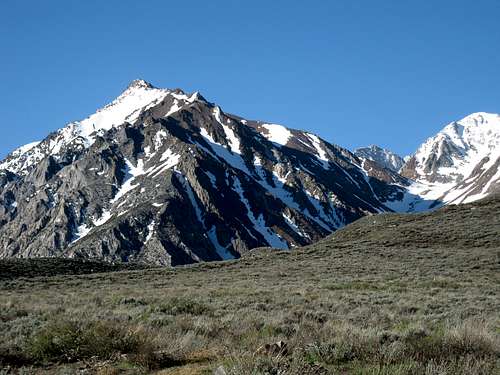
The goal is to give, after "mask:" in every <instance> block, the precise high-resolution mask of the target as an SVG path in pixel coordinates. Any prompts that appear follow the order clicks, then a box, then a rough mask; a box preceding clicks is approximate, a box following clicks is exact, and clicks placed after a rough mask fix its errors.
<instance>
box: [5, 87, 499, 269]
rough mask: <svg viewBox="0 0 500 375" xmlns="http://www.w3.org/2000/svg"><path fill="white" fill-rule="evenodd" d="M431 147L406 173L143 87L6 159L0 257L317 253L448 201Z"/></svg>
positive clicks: (140, 258) (178, 93)
mask: <svg viewBox="0 0 500 375" xmlns="http://www.w3.org/2000/svg"><path fill="white" fill-rule="evenodd" d="M427 149H431V150H433V149H434V148H433V147H430V148H425V149H423V150H422V151H421V152H419V153H417V154H415V155H414V156H413V157H412V158H410V159H409V160H408V161H407V162H406V164H405V165H404V166H403V167H402V169H401V170H402V173H401V174H399V173H398V172H397V170H396V168H397V165H399V163H401V160H399V159H398V158H396V157H395V156H393V155H392V154H391V153H389V152H388V151H385V150H382V151H381V152H379V154H380V155H379V156H382V158H380V157H378V158H375V157H370V155H369V154H367V153H364V154H363V153H360V152H358V155H356V154H355V153H351V152H350V151H348V150H346V149H344V148H342V147H339V146H337V145H334V144H331V143H329V142H326V141H325V140H323V139H321V138H320V137H318V136H316V135H314V134H311V133H308V132H305V131H300V130H294V129H288V128H286V127H284V126H281V125H278V124H270V123H265V122H261V121H252V120H247V119H243V118H241V117H239V116H235V115H231V114H228V113H225V112H224V111H223V110H222V109H221V108H220V107H219V106H218V105H216V104H214V103H210V102H208V101H207V100H206V99H205V98H203V96H201V95H200V94H199V93H197V92H195V93H192V94H188V93H185V92H183V91H182V90H179V89H176V90H168V89H159V88H156V87H154V86H152V85H151V84H149V83H147V82H145V81H142V80H135V81H133V82H132V83H131V84H130V85H129V86H128V87H127V88H126V90H125V91H124V92H123V93H122V94H121V95H120V96H119V97H118V98H117V99H115V100H114V101H113V102H112V103H110V104H109V105H107V106H105V107H103V108H102V109H101V110H98V111H97V112H96V113H95V114H93V115H91V116H89V117H88V118H86V119H84V120H82V121H77V122H73V123H70V124H68V125H67V126H66V127H64V128H62V129H60V130H58V131H56V132H54V133H52V134H50V135H49V136H48V137H47V138H46V139H44V140H42V141H41V142H35V143H32V144H29V145H26V146H23V147H21V148H19V149H17V150H15V151H14V152H12V153H11V154H10V155H9V156H8V157H7V158H6V159H5V160H4V161H2V162H1V163H0V257H21V258H28V257H68V258H98V259H103V260H106V261H126V262H144V263H149V264H157V265H180V264H187V263H192V262H199V261H211V260H222V259H230V258H235V257H240V256H241V255H242V254H244V253H246V252H247V251H248V250H250V249H252V248H256V247H262V246H271V247H274V248H281V249H290V248H293V247H295V246H302V245H307V244H310V243H312V242H315V241H317V240H319V239H321V238H323V237H325V236H326V235H328V234H329V233H331V232H333V231H335V230H337V229H338V228H341V227H343V226H345V225H346V224H348V223H350V222H352V221H355V220H356V219H358V218H360V217H363V216H366V215H372V214H376V213H381V212H390V211H397V212H407V211H419V210H425V209H428V208H432V207H437V206H439V205H441V204H442V203H443V202H444V201H441V200H440V199H439V198H440V197H439V196H438V195H437V194H436V193H435V191H436V190H432V187H433V186H434V185H435V184H436V181H437V180H435V179H431V178H429V176H430V175H431V174H422V173H421V170H422V168H421V167H420V165H422V163H423V160H424V157H423V156H422V157H421V156H420V155H423V154H424V153H425V150H427ZM469 149H473V147H472V145H471V146H470V147H469ZM373 150H374V153H372V155H374V154H376V151H379V149H377V148H373ZM365 151H366V150H365ZM438 159H439V158H438ZM425 160H428V159H427V158H426V159H425ZM388 163H389V164H388ZM412 163H413V164H412ZM488 163H489V162H484V163H483V165H485V166H488V165H489V164H488ZM497 164H498V163H497ZM412 165H417V167H415V168H413V169H412ZM439 171H442V170H439ZM434 175H436V176H437V174H436V173H434ZM481 175H484V174H481ZM424 177H425V178H424ZM454 181H458V180H454ZM460 181H462V180H460ZM443 183H449V182H443ZM460 183H462V182H460ZM491 184H493V182H492V183H491ZM426 189H427V190H426ZM429 191H432V192H433V194H434V195H432V194H430V193H429Z"/></svg>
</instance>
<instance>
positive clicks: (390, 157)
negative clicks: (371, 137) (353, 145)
mask: <svg viewBox="0 0 500 375" xmlns="http://www.w3.org/2000/svg"><path fill="white" fill-rule="evenodd" d="M354 153H355V154H356V156H358V157H361V158H364V159H369V160H372V161H374V162H376V163H378V164H380V165H381V166H383V167H384V168H388V169H390V170H391V171H394V172H398V171H399V170H400V169H401V167H402V166H403V165H404V160H403V158H402V157H401V156H399V155H397V154H395V153H394V152H392V151H390V150H387V149H385V148H382V147H379V146H376V145H371V146H368V147H361V148H357V149H356V150H355V151H354Z"/></svg>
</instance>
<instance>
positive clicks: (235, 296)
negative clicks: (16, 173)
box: [0, 211, 500, 375]
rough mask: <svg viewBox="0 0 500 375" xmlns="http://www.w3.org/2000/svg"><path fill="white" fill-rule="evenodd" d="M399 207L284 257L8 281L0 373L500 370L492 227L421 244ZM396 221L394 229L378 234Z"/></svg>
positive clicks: (2, 287)
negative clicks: (395, 232)
mask: <svg viewBox="0 0 500 375" xmlns="http://www.w3.org/2000/svg"><path fill="white" fill-rule="evenodd" d="M471 212H473V214H474V215H476V216H478V217H482V218H484V220H490V219H489V218H488V217H486V216H484V215H482V214H481V212H478V213H476V212H475V211H471ZM399 216H401V215H399ZM399 216H398V215H384V216H382V217H380V218H377V220H374V221H373V223H371V222H370V223H369V224H370V226H371V228H372V229H366V228H367V225H368V224H367V223H363V222H362V221H361V223H359V224H356V223H355V225H353V226H352V228H348V229H346V231H343V232H342V231H341V232H338V235H337V234H336V235H335V237H331V238H329V239H327V240H324V241H321V242H320V243H318V244H315V245H312V246H309V247H306V248H302V249H298V250H295V251H293V252H277V251H270V250H265V249H263V250H260V251H256V252H255V253H253V254H252V255H249V256H247V257H243V258H242V259H240V260H235V261H229V262H220V263H210V264H201V265H197V266H191V267H184V268H177V269H157V268H156V269H155V268H153V269H146V270H132V271H121V272H108V273H95V274H88V275H53V276H47V277H34V278H33V277H31V278H26V277H15V278H4V279H3V281H0V337H1V340H0V365H1V367H2V368H3V370H1V371H0V373H2V374H8V373H20V374H30V373H36V374H73V373H82V374H83V373H88V374H92V373H97V374H150V373H153V374H212V373H216V374H219V375H221V374H495V373H500V372H499V371H500V316H499V312H500V272H499V270H500V269H499V258H500V257H499V254H500V247H498V246H497V243H496V242H495V241H496V240H495V238H496V237H495V233H494V232H491V231H490V232H488V230H490V229H488V228H493V227H491V226H488V225H489V224H488V225H487V224H484V223H480V225H481V226H482V227H483V229H484V230H485V231H486V232H483V233H482V234H481V235H477V236H476V237H475V239H473V242H472V243H471V242H470V233H467V229H466V228H465V227H466V226H467V225H466V224H464V228H463V229H461V228H460V227H457V229H456V233H455V234H453V236H454V237H453V238H452V239H450V238H448V239H447V240H446V241H448V242H446V241H445V240H443V239H442V240H440V239H438V238H436V240H435V241H434V245H432V244H430V243H429V244H428V245H427V246H424V245H423V244H422V243H419V241H418V239H419V238H423V237H422V236H423V234H422V232H420V233H419V230H421V229H422V228H420V229H419V230H415V228H416V226H415V225H416V224H415V223H412V222H411V221H408V222H407V223H402V222H401V220H400V218H399ZM429 217H431V218H432V217H433V216H429ZM370 220H371V219H370ZM425 220H427V221H426V225H429V228H430V227H432V228H434V229H429V231H432V230H435V231H436V233H437V232H439V231H440V228H439V223H445V220H442V219H440V221H439V223H438V222H435V223H434V224H432V223H429V222H428V217H427V218H426V219H425ZM365 221H366V220H365ZM395 222H397V225H398V226H399V228H397V229H398V233H401V236H399V237H398V236H395V235H393V234H391V233H389V234H387V233H386V232H384V233H385V234H383V233H382V232H380V230H379V228H378V227H379V226H380V227H384V228H394V227H392V225H396V224H394V223H395ZM490 224H491V223H490ZM492 225H495V223H492ZM473 229H474V228H473ZM473 229H471V230H473ZM474 230H475V229H474ZM381 233H382V234H381ZM412 233H413V234H412ZM384 236H386V237H384ZM412 236H414V238H413V237H412ZM424 237H425V236H424ZM403 240H404V241H403ZM401 241H403V242H401ZM464 241H465V242H464ZM474 241H475V242H474ZM478 241H479V242H478ZM485 241H486V242H485ZM478 244H480V245H481V246H479V247H478ZM18 276H19V275H18ZM266 344H267V346H266Z"/></svg>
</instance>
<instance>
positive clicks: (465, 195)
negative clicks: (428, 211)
mask: <svg viewBox="0 0 500 375" xmlns="http://www.w3.org/2000/svg"><path fill="white" fill-rule="evenodd" d="M401 174H402V175H403V176H405V177H407V178H410V179H413V180H415V181H416V182H417V184H414V186H413V187H412V189H413V191H414V192H415V193H416V194H418V195H420V196H422V197H425V198H427V199H428V200H437V201H438V202H441V203H467V202H472V201H475V200H478V199H480V198H483V197H486V196H488V195H489V194H491V193H494V192H496V191H498V190H499V188H500V115H497V114H490V113H483V112H481V113H474V114H471V115H470V116H467V117H465V118H464V119H462V120H460V121H456V122H452V123H451V124H449V125H447V126H446V127H445V128H444V129H443V130H442V131H440V132H439V133H438V134H437V135H436V136H434V137H431V138H429V139H428V140H427V141H426V142H425V143H424V144H422V146H420V147H419V149H418V150H417V152H416V153H415V154H414V155H413V156H412V157H411V158H410V159H409V160H408V161H407V162H406V164H405V165H404V167H403V168H402V169H401Z"/></svg>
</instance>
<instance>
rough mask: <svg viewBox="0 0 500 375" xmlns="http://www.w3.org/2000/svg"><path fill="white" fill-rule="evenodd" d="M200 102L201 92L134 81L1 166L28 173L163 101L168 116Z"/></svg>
mask: <svg viewBox="0 0 500 375" xmlns="http://www.w3.org/2000/svg"><path fill="white" fill-rule="evenodd" d="M197 100H203V101H204V98H203V97H202V96H201V95H200V94H199V93H198V92H195V93H193V94H189V95H188V94H186V93H184V92H183V91H182V90H179V89H176V90H169V89H159V88H156V87H154V86H153V85H151V84H150V83H148V82H146V81H144V80H133V81H132V82H131V83H130V84H129V85H128V87H127V88H126V89H125V91H123V92H122V93H121V94H120V95H119V96H118V97H117V98H116V99H115V100H113V101H112V102H111V103H109V104H108V105H106V106H105V107H103V108H101V109H99V110H97V112H96V113H94V114H92V115H90V116H89V117H87V118H86V119H84V120H82V121H75V122H72V123H69V124H68V125H67V126H65V127H64V128H62V129H59V130H57V131H56V132H54V133H52V134H51V135H50V136H49V137H47V138H46V139H45V140H43V141H42V142H34V143H30V144H28V145H25V146H22V147H20V148H18V149H17V150H15V151H14V152H12V153H11V154H10V155H8V156H7V158H6V159H5V160H4V161H3V162H1V163H0V170H1V169H7V170H9V171H11V172H13V173H17V174H25V173H26V172H27V171H28V170H29V169H30V167H32V166H33V165H34V164H36V163H38V162H39V161H40V160H42V159H43V158H45V157H46V156H48V155H52V156H54V157H57V156H58V155H59V154H60V153H61V151H62V150H63V149H65V148H67V147H68V146H70V145H72V146H75V147H78V148H88V147H90V146H91V145H92V144H93V143H94V142H95V139H96V137H97V136H98V135H100V134H102V133H103V132H106V131H108V130H110V129H111V128H113V127H116V126H119V125H122V124H124V123H125V122H128V123H133V122H135V121H136V120H137V118H138V117H139V115H140V114H141V113H143V112H144V111H145V110H147V109H149V108H152V107H154V106H156V105H157V104H159V103H160V102H162V101H164V102H166V105H169V106H170V109H169V110H168V111H167V113H166V116H169V115H171V114H173V113H175V112H177V111H178V110H180V109H181V108H183V107H184V106H186V105H189V104H191V103H193V102H195V101H197Z"/></svg>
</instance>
